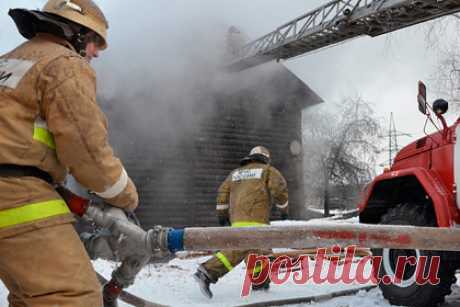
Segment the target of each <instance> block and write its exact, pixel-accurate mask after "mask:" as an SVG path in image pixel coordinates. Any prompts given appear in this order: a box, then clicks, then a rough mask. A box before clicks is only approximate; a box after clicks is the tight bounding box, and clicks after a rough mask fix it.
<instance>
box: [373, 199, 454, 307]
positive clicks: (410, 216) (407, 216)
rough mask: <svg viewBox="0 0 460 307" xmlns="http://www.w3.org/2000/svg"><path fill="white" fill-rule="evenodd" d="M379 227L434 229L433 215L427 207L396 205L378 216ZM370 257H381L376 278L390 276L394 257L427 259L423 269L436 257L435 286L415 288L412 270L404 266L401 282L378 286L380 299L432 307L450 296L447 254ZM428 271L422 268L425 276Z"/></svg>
mask: <svg viewBox="0 0 460 307" xmlns="http://www.w3.org/2000/svg"><path fill="white" fill-rule="evenodd" d="M380 224H385V225H413V226H426V227H436V221H435V213H434V211H433V209H432V207H431V206H428V205H419V204H412V203H406V204H400V205H398V206H396V207H394V208H391V209H390V210H388V212H387V213H386V214H385V215H383V216H382V218H381V220H380ZM372 253H373V255H374V256H381V257H382V264H381V267H380V270H379V277H380V278H382V277H383V276H384V275H388V276H394V271H395V267H396V259H397V257H398V256H407V257H409V256H416V257H419V256H427V257H428V261H427V265H426V267H429V264H430V262H431V257H433V256H440V257H441V258H440V260H441V262H440V266H439V272H438V278H439V279H440V282H439V283H438V284H437V285H431V284H425V285H418V284H417V283H416V280H415V275H416V274H415V267H413V266H409V265H407V266H406V269H405V272H404V276H403V278H402V281H401V283H398V284H394V283H391V284H389V285H385V284H384V283H382V282H381V283H380V284H379V287H380V289H381V290H382V292H383V296H384V297H385V298H386V299H387V300H388V301H389V302H390V303H391V304H392V305H398V306H410V307H433V306H437V305H438V304H439V303H443V302H444V297H445V296H446V295H449V294H450V293H451V285H452V284H453V283H455V282H456V278H455V270H456V266H455V265H454V264H453V263H451V262H450V261H449V260H448V259H447V257H448V255H447V253H445V252H440V251H427V250H395V249H372ZM427 271H428V269H427V268H426V269H425V273H426V272H427Z"/></svg>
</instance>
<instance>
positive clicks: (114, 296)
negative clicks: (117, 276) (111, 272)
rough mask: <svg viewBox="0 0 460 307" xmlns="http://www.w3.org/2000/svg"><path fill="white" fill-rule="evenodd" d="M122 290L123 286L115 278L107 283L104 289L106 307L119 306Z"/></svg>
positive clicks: (103, 295)
mask: <svg viewBox="0 0 460 307" xmlns="http://www.w3.org/2000/svg"><path fill="white" fill-rule="evenodd" d="M122 290H123V288H122V286H121V285H120V284H119V283H118V282H117V281H116V280H114V279H112V280H111V281H109V282H108V283H106V284H105V285H104V288H103V289H102V297H103V298H104V307H118V297H119V296H120V293H121V291H122Z"/></svg>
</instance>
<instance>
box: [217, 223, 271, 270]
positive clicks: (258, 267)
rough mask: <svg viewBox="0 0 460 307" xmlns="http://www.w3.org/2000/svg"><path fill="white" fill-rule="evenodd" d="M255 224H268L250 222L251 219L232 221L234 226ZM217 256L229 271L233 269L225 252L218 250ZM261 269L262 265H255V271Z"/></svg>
mask: <svg viewBox="0 0 460 307" xmlns="http://www.w3.org/2000/svg"><path fill="white" fill-rule="evenodd" d="M254 226H267V224H263V223H259V222H249V221H241V222H234V223H232V227H235V228H241V227H254ZM215 256H216V257H217V259H219V261H220V262H222V264H223V265H224V266H225V268H226V269H227V270H228V271H229V272H230V271H231V270H233V266H232V264H231V262H230V260H228V258H227V257H225V255H224V254H222V253H221V252H217V253H216V254H215ZM260 271H262V265H260V264H258V265H256V266H255V267H254V271H253V273H259V272H260Z"/></svg>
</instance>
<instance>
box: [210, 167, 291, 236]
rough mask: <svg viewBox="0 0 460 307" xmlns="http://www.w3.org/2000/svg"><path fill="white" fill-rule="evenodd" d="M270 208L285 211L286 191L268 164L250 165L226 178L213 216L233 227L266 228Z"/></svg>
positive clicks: (282, 178)
mask: <svg viewBox="0 0 460 307" xmlns="http://www.w3.org/2000/svg"><path fill="white" fill-rule="evenodd" d="M272 204H275V205H276V206H277V207H278V209H279V210H281V211H282V212H286V213H287V211H288V189H287V183H286V180H285V179H284V177H283V175H281V173H280V172H279V171H278V170H277V169H276V168H274V167H273V166H271V165H269V164H264V163H260V162H257V161H251V162H249V163H247V164H245V165H243V166H242V167H240V168H237V169H235V170H234V171H232V172H231V173H230V175H228V177H227V178H226V179H225V181H224V182H223V183H222V185H221V186H220V187H219V191H218V196H217V212H218V215H219V216H221V217H226V216H228V217H229V218H230V222H231V225H232V226H233V227H245V226H252V225H254V226H256V225H259V224H269V221H270V213H271V208H272Z"/></svg>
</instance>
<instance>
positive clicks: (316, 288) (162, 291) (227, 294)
mask: <svg viewBox="0 0 460 307" xmlns="http://www.w3.org/2000/svg"><path fill="white" fill-rule="evenodd" d="M207 258H208V257H201V258H195V259H186V260H180V259H174V260H172V261H170V262H169V263H168V264H163V265H156V266H151V267H149V268H146V269H145V270H144V271H143V272H141V274H140V276H139V278H138V281H137V282H136V284H135V285H134V286H132V287H131V288H129V291H130V292H132V293H133V294H136V295H139V296H141V297H143V298H146V299H148V300H151V301H154V302H156V303H161V304H164V305H170V306H189V305H190V306H222V307H224V306H235V305H242V304H249V303H255V302H259V301H269V300H275V299H276V300H280V299H288V298H296V297H299V296H313V295H319V294H326V293H329V292H333V291H339V290H344V289H351V288H356V287H359V285H351V286H349V285H344V284H338V285H313V284H311V283H308V284H306V285H296V284H294V283H293V282H292V279H291V282H289V283H287V284H284V285H272V287H271V288H270V290H269V291H267V292H265V291H262V292H252V293H251V294H250V295H249V296H248V297H245V298H242V297H241V295H240V294H241V289H242V284H243V279H244V273H245V271H244V270H245V265H244V263H243V264H240V265H239V266H238V267H236V268H235V269H234V270H233V271H232V272H230V273H229V274H227V275H226V276H225V277H224V278H222V279H220V280H219V282H218V283H217V284H215V285H212V286H211V289H212V291H213V293H214V298H213V299H212V300H209V299H207V298H205V297H204V296H203V295H202V294H201V292H200V291H199V288H198V286H197V285H196V283H195V281H194V280H193V279H192V278H191V275H192V274H193V273H194V272H195V270H196V268H197V266H198V264H199V263H201V262H203V261H205V260H206V259H207ZM95 266H96V268H97V270H98V271H100V272H101V273H103V275H105V276H109V274H110V273H109V272H110V271H111V269H112V268H111V267H110V265H108V264H107V263H106V262H102V261H97V262H96V263H95ZM310 269H311V270H313V263H311V264H310ZM326 271H327V267H325V268H324V270H323V272H324V275H325V274H326ZM367 271H369V268H368V270H367ZM126 306H127V305H126Z"/></svg>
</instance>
